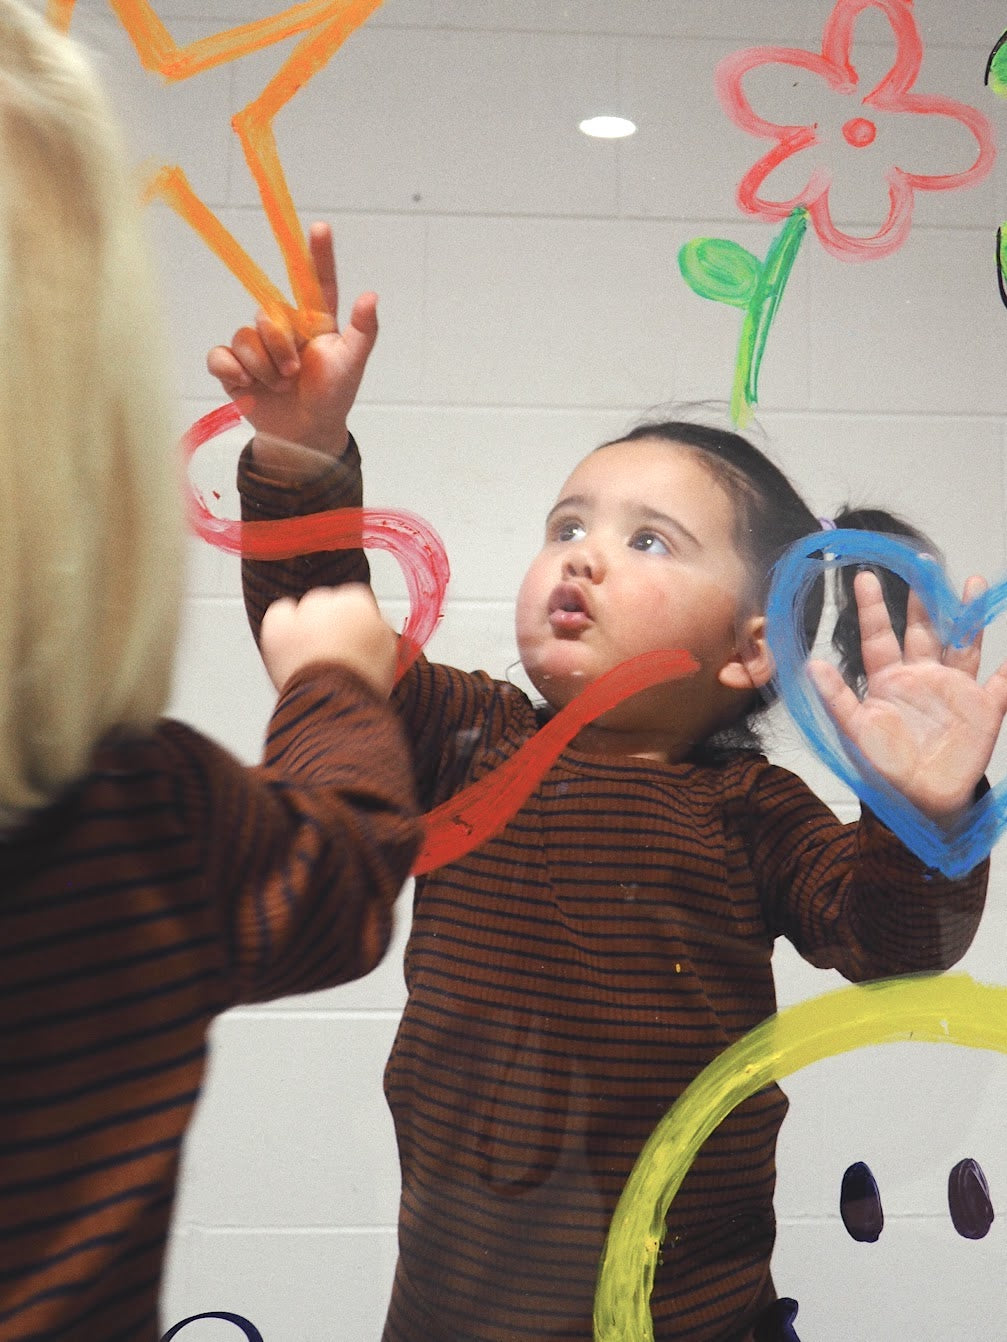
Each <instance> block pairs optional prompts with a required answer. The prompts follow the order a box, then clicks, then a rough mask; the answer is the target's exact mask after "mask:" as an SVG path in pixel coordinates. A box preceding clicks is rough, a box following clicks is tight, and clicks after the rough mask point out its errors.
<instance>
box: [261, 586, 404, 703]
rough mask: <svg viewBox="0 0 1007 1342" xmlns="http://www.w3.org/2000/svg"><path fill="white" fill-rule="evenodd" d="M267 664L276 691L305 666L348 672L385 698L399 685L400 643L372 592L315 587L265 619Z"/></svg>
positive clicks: (263, 637) (263, 640)
mask: <svg viewBox="0 0 1007 1342" xmlns="http://www.w3.org/2000/svg"><path fill="white" fill-rule="evenodd" d="M260 646H261V651H262V660H263V662H264V663H265V666H266V670H267V671H268V672H269V676H270V679H271V680H272V682H273V684H274V685H275V686H276V689H277V691H280V690H282V689H283V687H284V685H286V683H287V681H289V680H290V678H291V677H292V676H293V675H295V674H296V672H298V671H300V670H301V669H302V667H305V666H309V665H311V664H312V663H315V662H334V663H338V664H339V665H341V666H346V667H348V668H349V669H350V670H351V671H354V672H355V673H356V674H357V675H358V676H360V677H361V679H362V680H364V681H366V682H367V683H368V684H369V685H370V686H371V688H372V689H374V690H375V691H376V692H377V693H378V694H380V695H382V696H383V697H387V696H388V695H389V694H390V693H391V689H392V685H393V683H394V680H395V659H396V647H397V638H396V635H395V633H394V631H393V630H392V629H391V628H390V627H389V626H388V625H387V624H386V623H385V622H384V620H383V619H382V618H381V614H380V612H379V611H378V607H377V604H376V602H375V600H374V597H373V595H372V594H371V590H370V588H369V587H365V586H364V585H363V584H361V583H349V584H347V585H346V586H345V587H340V588H331V587H316V588H313V589H312V590H311V591H309V592H306V593H305V594H304V596H302V597H301V599H300V600H299V601H295V600H293V598H291V597H281V598H280V600H279V601H274V602H273V604H272V605H271V606H270V607H269V609H268V610H267V611H266V613H265V615H264V616H263V619H262V631H261V645H260Z"/></svg>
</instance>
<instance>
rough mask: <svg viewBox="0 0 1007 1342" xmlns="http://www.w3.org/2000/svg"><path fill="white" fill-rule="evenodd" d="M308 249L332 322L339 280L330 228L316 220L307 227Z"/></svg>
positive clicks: (336, 317) (337, 301) (337, 305)
mask: <svg viewBox="0 0 1007 1342" xmlns="http://www.w3.org/2000/svg"><path fill="white" fill-rule="evenodd" d="M308 250H309V251H310V253H311V262H312V265H313V266H314V267H315V274H316V275H317V276H318V283H319V285H320V287H321V290H322V297H323V298H324V299H325V306H326V307H327V308H328V310H329V312H330V314H331V315H332V319H333V322H336V321H337V319H338V316H339V281H338V278H337V276H336V252H335V248H334V247H333V244H332V229H331V228H330V227H329V225H328V224H326V223H323V222H322V221H321V220H318V221H317V222H316V223H313V224H312V225H311V227H310V228H309V229H308Z"/></svg>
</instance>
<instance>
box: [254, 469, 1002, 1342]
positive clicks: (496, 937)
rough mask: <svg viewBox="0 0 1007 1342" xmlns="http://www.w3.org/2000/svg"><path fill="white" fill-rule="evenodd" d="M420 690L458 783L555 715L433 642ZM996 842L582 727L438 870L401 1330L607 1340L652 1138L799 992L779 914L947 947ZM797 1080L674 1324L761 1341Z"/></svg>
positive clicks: (703, 1176) (874, 957) (805, 946)
mask: <svg viewBox="0 0 1007 1342" xmlns="http://www.w3.org/2000/svg"><path fill="white" fill-rule="evenodd" d="M240 485H241V489H242V494H243V499H244V508H245V515H246V516H248V517H257V518H264V517H270V516H274V517H275V516H281V515H283V514H284V513H286V512H289V511H295V510H301V511H314V510H318V509H321V508H332V507H339V506H351V505H359V502H360V483H359V475H358V459H357V456H356V450H355V447H354V445H352V444H351V447H350V450H349V452H348V454H347V457H346V458H344V459H343V462H342V463H340V464H339V466H338V467H334V468H333V469H332V471H331V472H330V473H329V474H328V475H327V476H325V477H324V478H321V479H319V480H317V481H315V482H314V483H313V484H311V485H308V486H304V487H302V488H300V489H298V488H296V487H294V486H292V485H290V486H279V485H277V484H275V483H273V484H270V482H269V481H268V480H266V479H264V478H263V477H262V476H261V475H258V474H257V473H256V472H255V470H254V467H253V466H252V464H251V462H250V459H249V458H248V456H247V455H246V457H245V458H244V459H243V462H242V467H241V472H240ZM365 562H366V561H365V560H364V559H363V557H362V556H361V554H360V553H359V552H351V553H349V554H347V553H345V552H344V553H342V554H339V553H336V554H330V555H315V556H309V557H306V558H301V559H298V560H295V561H291V563H289V564H282V565H268V566H266V565H255V564H250V565H247V566H246V573H245V592H246V602H247V605H248V609H249V615H250V618H251V621H252V624H253V628H257V623H258V620H259V618H260V615H261V612H262V610H263V608H264V606H265V604H266V602H267V601H268V599H270V598H271V597H273V596H275V595H276V594H277V593H278V592H280V591H290V592H295V593H296V592H298V591H299V590H301V588H302V587H303V586H305V585H308V584H309V583H317V582H324V583H332V584H335V583H338V582H340V581H345V580H347V579H348V578H350V577H352V578H354V579H360V578H361V577H362V576H364V574H365V572H366V568H365ZM395 702H396V704H397V707H398V709H399V712H400V714H401V716H402V720H403V722H404V724H405V728H406V732H407V736H408V737H409V739H410V741H411V743H412V749H413V757H414V762H415V765H416V770H417V775H418V782H419V790H420V802H421V805H422V806H423V807H425V808H431V807H433V806H435V805H437V804H439V803H440V802H442V801H444V800H445V799H446V798H448V797H450V796H452V795H454V794H456V793H457V792H459V791H460V790H461V789H463V788H465V787H466V786H467V785H468V784H470V783H472V782H474V781H476V780H478V779H480V778H482V777H484V776H485V775H486V774H487V773H488V772H489V771H491V770H493V769H494V768H496V767H497V766H499V765H500V764H502V763H504V761H506V760H507V759H509V758H510V757H511V756H512V755H513V754H514V753H515V752H516V751H517V750H519V749H520V747H521V746H522V745H523V744H524V743H525V742H526V741H528V740H529V739H530V738H531V737H532V736H533V735H534V733H535V732H536V731H537V730H538V729H539V726H540V725H541V719H540V715H539V712H538V711H537V710H536V707H535V706H534V705H533V704H532V703H531V702H530V701H529V700H528V699H527V698H526V697H525V696H524V694H522V693H521V692H520V691H519V690H517V689H516V688H514V687H513V686H511V685H510V684H508V683H506V682H500V681H496V680H494V679H492V678H491V677H490V676H488V675H485V674H483V673H475V674H466V673H463V672H460V671H457V670H454V669H453V668H450V667H445V666H436V665H432V664H430V663H428V662H426V661H423V660H421V661H420V662H419V663H417V664H416V665H415V666H414V667H413V668H412V669H411V671H410V672H409V673H408V674H407V675H406V677H405V678H404V679H403V681H402V682H401V684H400V685H399V687H398V689H397V691H396V696H395ZM985 885H986V868H985V866H984V867H982V868H980V869H978V870H977V871H975V872H973V873H972V874H971V875H970V876H969V877H967V878H965V879H963V880H961V881H958V882H950V881H948V880H946V879H945V878H943V877H942V876H940V875H939V874H936V873H934V872H932V871H929V870H927V869H925V868H924V867H923V866H922V865H921V864H920V863H919V862H918V861H917V860H916V859H915V858H914V857H913V856H912V855H911V854H910V853H909V852H907V851H906V849H905V848H904V847H903V846H902V845H901V844H900V843H899V842H898V841H897V840H896V839H895V838H894V837H893V836H892V835H891V834H890V833H889V832H888V831H887V830H886V829H885V828H884V827H883V826H882V825H881V824H880V823H879V822H878V821H877V820H876V819H875V818H874V817H873V816H871V815H869V814H865V815H864V817H863V819H862V820H861V821H860V822H859V823H858V824H852V825H842V824H840V823H839V822H838V821H837V820H836V818H835V816H834V815H833V813H832V812H831V811H830V810H829V808H828V807H826V806H825V805H824V804H823V803H822V802H820V801H819V800H818V798H817V797H815V795H814V794H813V793H812V792H811V791H810V790H809V789H808V788H807V786H806V785H805V784H804V783H803V782H802V780H801V779H799V778H798V777H797V776H795V775H794V774H792V773H790V772H788V771H786V770H784V769H781V768H778V767H775V766H773V765H772V764H770V763H768V762H767V761H766V760H765V759H764V758H763V757H762V756H759V755H757V754H754V753H743V752H738V753H736V754H734V755H733V756H730V757H728V758H726V759H722V760H720V761H719V762H710V761H707V762H703V761H701V760H698V759H697V760H695V761H687V762H683V763H678V764H672V765H664V764H659V763H655V762H651V761H646V760H641V759H635V758H634V759H625V760H613V759H603V758H597V757H592V756H590V755H587V754H584V753H582V752H580V751H578V750H577V749H576V748H575V747H568V748H567V749H566V750H564V751H563V753H562V755H561V756H560V758H559V759H558V760H557V762H556V763H555V765H554V766H553V767H552V768H551V769H550V770H549V772H548V773H547V774H546V775H545V777H544V778H543V779H542V781H541V783H540V784H539V785H538V787H537V788H536V789H535V791H534V792H533V794H532V795H531V797H530V798H529V799H528V801H527V802H526V803H525V804H524V805H523V806H522V808H521V810H520V811H519V812H518V814H517V815H516V816H514V817H513V819H511V820H510V821H509V822H508V823H507V824H506V826H505V827H504V828H503V829H502V830H501V832H500V833H498V834H497V835H496V837H494V838H493V839H491V840H490V841H489V842H487V843H486V844H484V845H483V846H482V847H481V848H479V849H477V850H476V851H474V852H472V853H470V854H468V855H467V856H466V857H464V858H462V859H460V860H458V861H456V862H453V863H451V864H450V865H448V866H445V867H443V868H441V869H440V870H437V871H434V872H432V873H431V874H430V875H429V876H427V877H426V878H422V879H420V880H418V881H417V883H416V895H415V906H414V914H413V928H412V933H411V936H410V940H409V945H408V948H407V952H406V966H405V968H406V978H407V983H408V988H409V996H408V1002H407V1005H406V1008H405V1012H404V1015H403V1018H402V1022H401V1025H400V1028H399V1031H398V1035H397V1038H396V1041H395V1045H394V1048H393V1051H392V1055H391V1058H390V1059H389V1062H388V1067H387V1071H386V1078H385V1085H386V1092H387V1096H388V1101H389V1104H390V1107H391V1111H392V1114H393V1117H394V1121H395V1129H396V1134H397V1140H398V1148H399V1156H400V1161H401V1170H402V1198H401V1206H400V1214H399V1261H398V1266H397V1271H396V1276H395V1284H394V1289H393V1295H392V1302H391V1307H390V1312H389V1317H388V1321H387V1324H386V1330H385V1342H547V1340H548V1342H553V1340H554V1339H570V1342H590V1339H591V1336H592V1324H591V1315H592V1304H593V1294H594V1285H595V1279H596V1273H597V1267H598V1260H599V1255H600V1252H601V1248H602V1244H603V1241H604V1237H605V1234H606V1231H607V1228H608V1223H609V1220H610V1218H611V1215H612V1211H613V1209H614V1207H615V1203H616V1201H617V1199H618V1197H619V1194H620V1192H621V1191H622V1188H623V1185H624V1184H625V1181H626V1178H627V1176H628V1175H629V1172H630V1170H631V1168H632V1166H633V1164H634V1161H635V1159H636V1157H637V1155H638V1154H639V1152H640V1149H641V1147H642V1146H643V1144H644V1142H645V1140H646V1138H647V1137H648V1136H649V1134H650V1133H651V1131H652V1130H653V1128H654V1126H655V1124H656V1123H657V1121H658V1119H659V1118H660V1117H661V1115H662V1114H663V1113H664V1112H665V1111H666V1110H667V1108H668V1107H669V1106H670V1105H671V1104H672V1103H673V1101H674V1100H675V1099H676V1098H677V1097H678V1096H679V1094H681V1092H682V1090H683V1089H684V1087H685V1086H686V1085H688V1083H689V1082H690V1081H692V1080H693V1079H694V1078H695V1077H696V1076H697V1074H698V1073H699V1072H700V1071H701V1070H702V1069H703V1068H704V1067H705V1066H706V1065H707V1063H709V1062H710V1061H711V1060H712V1059H713V1058H714V1057H716V1056H717V1054H719V1053H720V1052H721V1051H722V1050H723V1049H724V1048H725V1047H727V1046H728V1045H729V1044H731V1043H733V1042H734V1041H735V1040H737V1039H739V1038H740V1037H741V1036H742V1035H744V1034H745V1033H746V1032H747V1031H748V1030H749V1029H751V1028H752V1027H754V1026H755V1025H757V1024H758V1023H759V1022H760V1021H762V1020H763V1019H765V1017H767V1016H768V1015H770V1014H771V1013H772V1012H773V1011H774V1009H775V994H774V987H773V979H772V969H771V954H772V949H773V943H774V941H775V939H776V938H777V937H778V936H785V937H788V938H789V939H790V940H791V941H792V942H793V944H794V945H795V946H796V947H797V949H798V950H799V951H800V953H801V954H802V955H803V956H804V957H805V958H806V959H808V960H809V961H811V962H812V963H813V964H816V965H820V966H823V967H835V968H837V969H839V970H840V971H841V972H842V973H843V974H844V975H846V976H847V977H848V978H850V979H853V980H866V979H871V978H876V977H880V976H883V975H889V974H899V973H905V972H910V971H918V970H936V969H941V968H945V967H947V966H949V965H951V964H952V963H954V961H955V960H957V959H958V958H959V957H960V956H961V955H962V954H963V953H964V951H965V949H966V948H967V947H968V945H969V943H970V941H971V939H972V937H973V935H974V933H975V929H976V927H977V925H978V921H979V917H980V914H981V910H982V905H983V899H984V893H985ZM785 1111H786V1099H785V1097H784V1095H783V1093H782V1092H781V1091H780V1089H779V1088H778V1087H776V1086H772V1087H770V1088H769V1089H767V1090H766V1091H764V1092H762V1093H760V1094H759V1095H757V1096H755V1097H753V1098H752V1099H751V1100H750V1101H748V1102H747V1103H745V1104H744V1105H742V1106H740V1107H739V1108H738V1109H737V1110H735V1112H734V1113H733V1114H732V1115H731V1116H730V1117H729V1118H728V1119H727V1120H725V1121H724V1122H723V1123H722V1124H721V1126H720V1127H719V1128H718V1129H717V1131H716V1132H715V1133H714V1134H713V1136H711V1137H710V1139H709V1140H708V1141H707V1143H706V1144H705V1147H704V1148H703V1150H702V1152H701V1153H700V1155H699V1157H698V1158H697V1160H696V1162H695V1164H694V1166H693V1168H692V1170H691V1171H690V1172H689V1174H688V1176H687V1177H686V1180H685V1182H684V1184H683V1186H682V1188H681V1190H680V1192H679V1193H678V1195H677V1197H676V1198H675V1200H674V1202H673V1204H672V1207H671V1210H670V1212H669V1217H668V1233H667V1237H666V1240H665V1243H664V1252H663V1264H662V1266H661V1267H660V1268H659V1270H658V1273H657V1279H656V1283H655V1287H654V1291H653V1295H652V1298H651V1307H652V1313H653V1317H654V1326H655V1335H656V1337H657V1339H658V1340H659V1342H670V1339H688V1340H689V1342H713V1340H714V1339H717V1342H729V1340H732V1342H742V1340H743V1339H744V1340H746V1342H747V1339H750V1338H751V1337H752V1328H753V1325H754V1321H755V1320H756V1318H757V1317H758V1315H759V1314H760V1312H761V1311H762V1310H763V1309H764V1308H765V1307H766V1306H767V1305H768V1304H769V1302H771V1301H772V1299H773V1297H774V1288H773V1284H772V1281H771V1278H770V1256H771V1251H772V1245H773V1238H774V1217H773V1190H774V1180H775V1145H776V1137H777V1133H778V1130H779V1127H780V1124H781V1123H782V1121H783V1118H784V1114H785Z"/></svg>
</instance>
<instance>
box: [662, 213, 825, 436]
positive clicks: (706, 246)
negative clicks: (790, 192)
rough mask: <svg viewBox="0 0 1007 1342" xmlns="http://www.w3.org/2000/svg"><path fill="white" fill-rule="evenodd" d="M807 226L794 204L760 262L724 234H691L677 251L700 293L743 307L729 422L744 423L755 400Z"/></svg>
mask: <svg viewBox="0 0 1007 1342" xmlns="http://www.w3.org/2000/svg"><path fill="white" fill-rule="evenodd" d="M807 227H808V211H807V210H806V209H805V208H804V206H803V205H800V206H798V208H797V209H796V210H794V211H793V212H792V213H791V214H790V215H788V217H787V221H786V223H785V224H784V225H783V228H782V230H781V232H780V233H779V235H778V237H777V238H776V239H775V240H774V241H773V244H772V246H771V247H770V248H769V251H768V252H767V253H766V259H765V261H760V260H759V259H758V257H756V256H753V254H752V253H751V252H750V251H748V250H747V249H746V248H744V247H742V246H740V245H739V244H738V243H736V242H730V241H729V240H728V239H726V238H693V239H692V241H691V242H687V243H686V244H685V246H684V247H683V248H682V249H681V251H680V252H679V254H678V267H679V270H681V272H682V278H683V279H684V280H685V282H686V284H688V285H689V287H690V289H692V290H693V291H694V292H695V293H697V294H699V296H700V298H710V299H713V301H714V302H717V303H728V304H730V305H731V306H732V307H737V308H743V309H744V311H745V319H744V321H743V323H742V327H741V336H740V338H739V341H738V359H737V364H736V366H735V371H734V388H733V391H732V393H731V417H732V419H733V420H734V422H735V424H738V425H741V426H744V425H745V424H747V423H748V421H749V420H750V419H751V417H752V409H753V407H754V406H755V405H756V404H757V403H758V399H759V368H760V366H761V364H762V356H763V354H764V353H765V349H766V340H767V339H768V337H769V329H770V327H771V326H772V324H773V318H774V317H775V316H776V309H777V308H778V307H779V305H780V299H781V298H782V297H783V291H784V289H785V288H786V287H787V280H788V279H789V278H790V272H791V270H792V269H793V265H794V261H795V260H796V258H797V253H798V250H799V249H800V246H801V241H802V239H803V237H804V234H805V232H806V231H807Z"/></svg>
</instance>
